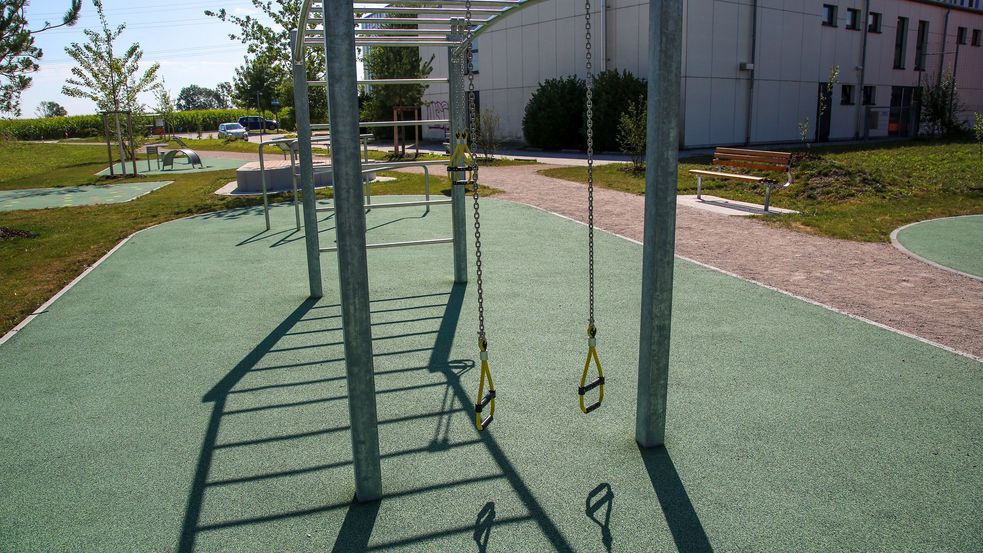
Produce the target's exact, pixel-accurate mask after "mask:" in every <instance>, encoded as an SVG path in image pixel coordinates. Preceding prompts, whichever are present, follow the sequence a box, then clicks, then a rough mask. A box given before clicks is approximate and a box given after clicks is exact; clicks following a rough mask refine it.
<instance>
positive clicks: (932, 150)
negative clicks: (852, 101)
mask: <svg viewBox="0 0 983 553" xmlns="http://www.w3.org/2000/svg"><path fill="white" fill-rule="evenodd" d="M812 151H813V152H814V153H817V154H820V155H821V157H820V158H816V159H807V160H805V161H802V162H801V163H799V164H797V165H796V166H795V167H794V178H793V181H794V184H793V185H792V186H790V187H789V188H788V189H786V190H783V191H781V192H778V193H776V194H775V195H773V196H772V203H773V205H775V206H778V207H786V208H790V209H795V210H798V211H800V212H801V213H799V214H798V215H783V216H781V217H767V218H766V220H768V221H770V222H772V223H773V224H779V225H784V226H787V227H790V228H794V229H797V230H802V231H805V232H813V233H817V234H823V235H826V236H833V237H836V238H846V239H850V240H861V241H868V242H885V241H888V240H889V238H890V234H891V231H893V230H894V229H896V228H898V227H900V226H902V225H906V224H908V223H913V222H915V221H921V220H924V219H932V218H936V217H947V216H952V215H967V214H974V213H983V161H980V160H979V157H978V150H977V146H976V144H974V143H970V142H927V141H926V142H892V143H888V144H878V145H870V144H864V145H849V146H832V147H823V148H813V150H812ZM709 163H710V158H709V157H703V158H690V159H685V160H682V161H681V162H680V164H679V193H680V194H694V193H695V192H696V178H695V177H693V176H692V175H690V174H689V172H688V171H689V170H690V169H697V168H701V169H706V168H708V165H709ZM625 167H626V165H623V164H616V165H603V166H598V167H595V169H594V175H595V182H596V183H597V184H598V185H600V186H603V187H606V188H612V189H615V190H621V191H625V192H631V193H633V194H643V193H644V192H645V178H644V174H634V173H630V172H625V171H624V168H625ZM543 174H545V175H547V176H551V177H556V178H561V179H566V180H571V181H574V182H586V180H587V176H586V175H587V171H586V169H585V168H583V167H563V168H557V169H547V170H544V171H543ZM703 189H704V191H705V192H706V193H707V194H711V195H714V196H720V197H724V198H729V199H733V200H743V201H751V202H757V203H761V202H762V201H763V197H764V189H763V188H762V187H758V186H751V185H746V184H742V183H738V182H733V181H706V180H705V181H704V182H703Z"/></svg>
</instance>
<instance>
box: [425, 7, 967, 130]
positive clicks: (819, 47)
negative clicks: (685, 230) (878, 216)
mask: <svg viewBox="0 0 983 553" xmlns="http://www.w3.org/2000/svg"><path fill="white" fill-rule="evenodd" d="M979 4H980V0H947V1H945V2H942V1H939V2H935V1H931V0H687V1H686V3H685V11H684V25H685V30H684V31H685V32H684V37H683V53H682V55H683V101H682V104H683V105H681V106H680V109H681V113H682V114H683V121H682V130H683V136H681V137H680V139H681V144H682V146H683V147H686V148H696V147H702V146H711V145H721V144H732V145H733V144H762V143H775V142H797V141H799V140H800V138H799V123H800V122H801V121H803V120H805V119H807V118H808V119H809V120H810V123H811V125H810V135H811V136H810V139H819V140H826V139H829V140H846V139H855V138H862V137H864V136H870V137H878V136H888V135H894V136H907V135H910V134H912V133H914V132H915V128H916V121H917V112H916V110H917V108H913V107H912V106H913V104H916V102H917V97H918V96H917V92H916V89H917V87H918V86H919V82H920V79H921V80H922V82H926V81H927V80H929V79H933V80H934V79H937V76H938V74H939V70H940V68H942V69H943V70H948V71H953V70H954V71H955V75H956V79H957V83H958V86H959V91H960V96H961V99H962V101H963V103H964V104H965V105H966V107H967V108H968V110H969V111H972V110H975V111H981V112H983V36H981V35H983V11H981V10H979V9H978V7H979V6H978V5H979ZM647 10H648V2H647V1H646V0H595V1H594V14H593V17H592V23H593V40H594V54H595V55H594V58H595V70H596V71H600V70H603V69H605V68H607V69H619V70H620V69H627V70H629V71H631V72H632V73H634V74H635V75H639V76H644V75H646V74H647V67H646V64H647V49H648V45H647V37H648V34H647V30H646V27H647V25H648V12H647ZM583 11H584V4H583V3H582V2H579V1H574V0H547V1H545V2H542V3H540V4H536V5H534V6H531V7H529V8H526V9H524V10H522V11H519V12H517V13H515V14H513V15H510V16H508V17H507V18H505V19H503V20H502V21H500V22H498V23H496V24H495V25H494V26H492V27H491V28H490V29H489V30H488V31H487V32H485V33H484V34H482V35H480V37H479V38H478V40H477V43H476V50H477V52H476V61H477V69H478V75H477V77H476V85H477V86H476V88H477V90H478V91H479V99H480V105H481V109H483V110H493V111H494V112H495V113H496V114H498V115H499V116H500V118H501V131H502V134H503V135H504V136H506V137H507V138H511V139H519V140H521V139H522V116H523V112H524V109H525V106H526V103H527V101H528V100H529V97H530V96H531V95H532V93H533V91H534V90H535V89H536V87H537V85H538V84H539V83H540V82H541V81H543V80H545V79H548V78H553V77H561V76H566V75H572V74H577V75H581V76H583V75H584V13H583ZM431 53H432V54H435V55H436V57H437V59H436V61H435V63H434V68H435V69H434V73H433V75H432V76H434V77H439V76H446V72H447V62H446V59H447V57H446V55H447V54H446V51H444V50H439V49H431V50H427V49H423V51H421V54H422V55H423V56H424V57H425V58H428V57H429V56H430V54H431ZM833 67H838V68H839V70H840V75H839V83H838V84H836V85H835V86H834V87H833V90H832V94H831V102H830V105H831V109H829V110H826V113H825V117H824V118H823V120H822V121H820V124H819V125H817V124H816V121H817V113H818V109H817V107H818V102H819V95H820V91H821V90H825V88H824V87H823V86H822V84H823V83H824V82H825V81H827V80H828V75H829V74H830V70H831V69H832V68H833ZM425 100H426V102H427V105H426V106H425V107H424V108H423V114H422V115H423V118H424V119H431V118H433V119H439V118H444V117H446V108H447V87H446V85H442V86H433V87H431V88H430V90H428V93H427V95H426V97H425ZM969 111H967V115H969ZM425 134H427V135H429V136H430V137H433V138H439V137H440V136H442V129H439V128H431V129H427V132H426V133H425Z"/></svg>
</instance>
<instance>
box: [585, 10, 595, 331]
mask: <svg viewBox="0 0 983 553" xmlns="http://www.w3.org/2000/svg"><path fill="white" fill-rule="evenodd" d="M585 4H586V10H587V15H586V17H585V23H584V30H585V31H586V40H587V48H586V51H587V54H586V57H587V275H588V276H587V282H588V285H587V288H588V301H587V303H588V306H589V315H588V318H587V323H588V325H589V327H590V328H592V329H593V328H594V66H593V63H592V58H593V54H592V52H591V32H590V31H591V25H590V0H586V3H585Z"/></svg>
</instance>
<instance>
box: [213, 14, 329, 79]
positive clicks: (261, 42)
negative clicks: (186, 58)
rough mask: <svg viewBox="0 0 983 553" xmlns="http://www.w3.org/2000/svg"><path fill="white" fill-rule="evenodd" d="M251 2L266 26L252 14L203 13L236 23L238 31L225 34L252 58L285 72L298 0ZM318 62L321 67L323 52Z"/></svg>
mask: <svg viewBox="0 0 983 553" xmlns="http://www.w3.org/2000/svg"><path fill="white" fill-rule="evenodd" d="M252 4H253V7H254V8H256V9H257V10H259V11H260V12H262V13H263V14H264V15H265V16H266V19H269V20H270V21H272V22H273V24H272V25H267V24H265V23H264V22H263V21H261V20H260V19H259V18H257V17H253V16H252V15H235V14H232V13H229V12H227V11H226V10H225V9H220V10H218V11H212V10H205V15H208V16H211V17H214V18H216V19H219V20H221V21H224V22H227V23H232V24H234V25H236V26H238V27H239V31H238V32H237V33H229V39H231V40H237V41H239V42H241V43H243V44H245V45H246V51H247V52H248V53H249V54H251V55H252V56H253V57H254V58H261V59H263V60H264V61H265V62H266V63H268V64H271V65H274V66H276V67H278V68H279V69H280V70H282V71H287V70H288V69H289V64H290V30H292V29H295V28H296V27H297V19H298V18H299V17H300V4H301V0H280V1H278V2H268V1H265V0H252ZM308 52H310V54H309V55H314V54H315V52H314V49H313V48H309V49H308ZM319 61H320V64H319V65H317V67H324V57H323V52H321V53H319Z"/></svg>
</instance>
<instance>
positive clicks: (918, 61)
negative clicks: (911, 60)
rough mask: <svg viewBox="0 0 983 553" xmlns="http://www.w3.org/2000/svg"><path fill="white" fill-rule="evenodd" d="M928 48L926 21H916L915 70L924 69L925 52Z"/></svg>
mask: <svg viewBox="0 0 983 553" xmlns="http://www.w3.org/2000/svg"><path fill="white" fill-rule="evenodd" d="M927 49H928V21H919V22H918V42H916V43H915V71H924V70H925V54H926V53H927V51H926V50H927Z"/></svg>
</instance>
